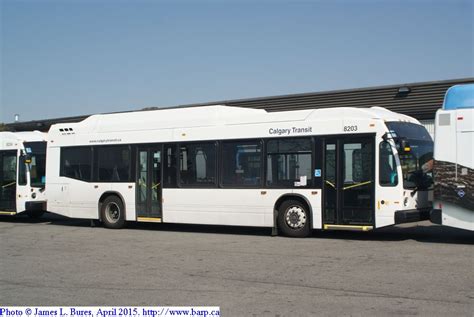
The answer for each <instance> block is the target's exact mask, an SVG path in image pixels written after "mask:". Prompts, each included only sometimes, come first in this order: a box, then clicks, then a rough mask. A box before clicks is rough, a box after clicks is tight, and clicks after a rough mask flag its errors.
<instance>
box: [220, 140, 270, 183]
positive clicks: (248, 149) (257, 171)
mask: <svg viewBox="0 0 474 317" xmlns="http://www.w3.org/2000/svg"><path fill="white" fill-rule="evenodd" d="M261 154H262V145H261V144H260V142H255V141H251V142H250V141H248V142H224V143H223V144H222V184H223V185H224V186H228V187H229V186H231V185H237V186H250V187H255V186H259V185H260V180H261V175H262V155H261Z"/></svg>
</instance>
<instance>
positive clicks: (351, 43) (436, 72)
mask: <svg viewBox="0 0 474 317" xmlns="http://www.w3.org/2000/svg"><path fill="white" fill-rule="evenodd" d="M473 2H474V1H457V0H449V1H448V0H446V1H349V0H347V1H290V0H288V1H279V0H275V1H269V0H268V1H263V0H260V1H259V0H253V1H247V0H242V1H237V0H235V1H225V0H221V1H217V0H215V1H210V0H208V1H206V0H202V1H197V0H196V1H191V0H189V1H180V0H175V1H120V0H119V1H79V0H77V1H72V0H70V1H67V0H62V1H59V0H58V1H41V0H35V1H8V0H0V3H1V28H2V30H1V104H0V122H11V121H13V116H14V114H15V113H19V114H20V116H21V120H22V121H27V120H36V119H45V118H55V117H63V116H73V115H81V114H92V113H99V112H113V111H122V110H132V109H141V108H144V107H150V106H173V105H180V104H186V103H197V102H207V101H216V100H225V99H235V98H247V97H260V96H269V95H279V94H291V93H300V92H314V91H324V90H333V89H346V88H357V87H368V86H376V85H385V84H398V83H404V82H417V81H431V80H444V79H453V78H463V77H473V76H474V64H473V63H474V62H473V58H474V57H473V56H474V55H473V54H474V39H473V37H474V34H473V33H474V31H473V19H474V13H473V11H474V7H473Z"/></svg>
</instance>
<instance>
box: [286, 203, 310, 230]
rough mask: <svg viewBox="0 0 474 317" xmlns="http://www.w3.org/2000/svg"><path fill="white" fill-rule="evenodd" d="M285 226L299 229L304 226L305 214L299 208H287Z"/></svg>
mask: <svg viewBox="0 0 474 317" xmlns="http://www.w3.org/2000/svg"><path fill="white" fill-rule="evenodd" d="M285 220H286V223H287V225H288V226H289V227H290V228H292V229H299V228H302V227H304V226H305V224H306V213H305V212H304V210H303V209H302V208H301V207H299V206H293V207H290V208H288V210H287V212H286V217H285Z"/></svg>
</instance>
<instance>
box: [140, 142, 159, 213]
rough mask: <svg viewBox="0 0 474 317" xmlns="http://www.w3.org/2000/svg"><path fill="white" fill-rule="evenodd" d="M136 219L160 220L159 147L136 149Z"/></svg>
mask: <svg viewBox="0 0 474 317" xmlns="http://www.w3.org/2000/svg"><path fill="white" fill-rule="evenodd" d="M136 162H137V173H136V175H137V180H136V189H137V190H136V191H137V193H136V210H137V220H139V221H140V220H142V221H161V216H162V212H161V188H162V186H161V147H156V146H154V147H145V148H139V149H138V151H137V161H136Z"/></svg>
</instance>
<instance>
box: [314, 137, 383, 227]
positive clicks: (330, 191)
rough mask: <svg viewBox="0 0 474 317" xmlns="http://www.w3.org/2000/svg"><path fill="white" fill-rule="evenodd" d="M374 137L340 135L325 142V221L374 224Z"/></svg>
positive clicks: (331, 222) (347, 223) (346, 223)
mask: <svg viewBox="0 0 474 317" xmlns="http://www.w3.org/2000/svg"><path fill="white" fill-rule="evenodd" d="M374 169H375V162H374V138H373V137H372V136H370V137H366V136H363V137H359V136H355V137H352V136H351V137H345V136H344V137H340V138H329V139H326V142H325V145H324V174H323V177H324V186H323V188H324V204H323V206H324V213H323V222H324V224H338V225H373V224H374V186H375V184H374V174H375V173H374Z"/></svg>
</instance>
